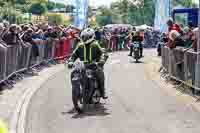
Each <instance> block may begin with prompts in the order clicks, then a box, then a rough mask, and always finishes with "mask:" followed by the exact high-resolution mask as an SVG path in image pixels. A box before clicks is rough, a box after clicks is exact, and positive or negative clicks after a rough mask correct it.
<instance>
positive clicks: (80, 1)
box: [75, 0, 88, 29]
mask: <svg viewBox="0 0 200 133" xmlns="http://www.w3.org/2000/svg"><path fill="white" fill-rule="evenodd" d="M75 7H76V15H75V26H77V27H79V28H80V29H83V28H85V27H86V26H87V18H88V15H87V14H88V0H76V5H75Z"/></svg>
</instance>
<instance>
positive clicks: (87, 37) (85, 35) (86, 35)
mask: <svg viewBox="0 0 200 133" xmlns="http://www.w3.org/2000/svg"><path fill="white" fill-rule="evenodd" d="M94 38H95V31H94V30H93V29H91V28H87V29H85V30H83V31H82V32H81V39H82V41H83V42H84V43H85V44H89V43H91V42H92V41H94Z"/></svg>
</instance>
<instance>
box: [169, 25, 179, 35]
mask: <svg viewBox="0 0 200 133" xmlns="http://www.w3.org/2000/svg"><path fill="white" fill-rule="evenodd" d="M172 30H176V31H178V32H179V33H181V32H182V30H181V28H180V26H179V25H178V24H173V25H172V26H171V27H169V29H168V31H169V32H170V31H172Z"/></svg>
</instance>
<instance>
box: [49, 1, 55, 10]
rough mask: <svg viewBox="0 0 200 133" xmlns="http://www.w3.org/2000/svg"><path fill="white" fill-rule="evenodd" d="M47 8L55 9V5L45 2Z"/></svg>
mask: <svg viewBox="0 0 200 133" xmlns="http://www.w3.org/2000/svg"><path fill="white" fill-rule="evenodd" d="M47 8H48V10H53V9H55V8H56V3H54V2H51V1H49V2H47Z"/></svg>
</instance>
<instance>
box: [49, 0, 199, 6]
mask: <svg viewBox="0 0 200 133" xmlns="http://www.w3.org/2000/svg"><path fill="white" fill-rule="evenodd" d="M51 1H57V2H61V3H66V4H69V3H70V2H73V1H75V0H51ZM114 1H118V0H89V2H90V5H92V6H94V7H98V6H100V5H106V6H109V5H110V4H111V3H112V2H114ZM193 1H194V2H195V3H198V2H199V0H193Z"/></svg>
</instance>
